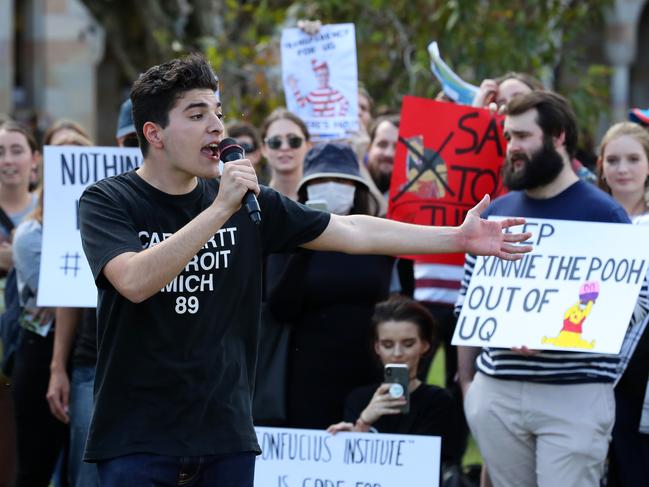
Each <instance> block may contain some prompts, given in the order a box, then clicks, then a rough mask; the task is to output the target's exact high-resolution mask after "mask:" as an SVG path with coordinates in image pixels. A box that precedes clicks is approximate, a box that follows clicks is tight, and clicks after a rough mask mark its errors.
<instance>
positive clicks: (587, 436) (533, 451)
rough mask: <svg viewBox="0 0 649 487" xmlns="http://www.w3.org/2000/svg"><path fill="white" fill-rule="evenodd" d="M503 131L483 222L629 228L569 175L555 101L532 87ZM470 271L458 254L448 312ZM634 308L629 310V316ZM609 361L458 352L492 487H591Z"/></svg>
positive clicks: (598, 469) (604, 440)
mask: <svg viewBox="0 0 649 487" xmlns="http://www.w3.org/2000/svg"><path fill="white" fill-rule="evenodd" d="M504 135H505V139H506V140H507V142H508V145H507V159H506V163H505V165H504V168H503V180H504V184H505V185H506V186H507V187H508V188H509V189H510V190H511V191H510V192H509V193H508V194H506V195H504V196H502V197H500V198H498V199H496V200H494V201H493V203H492V204H491V205H490V206H489V208H488V209H487V211H486V213H485V215H484V216H489V215H499V216H517V217H527V218H550V219H558V220H578V221H591V222H612V223H628V222H629V219H628V217H627V215H626V213H625V211H624V209H623V208H622V207H621V206H620V205H619V204H618V203H617V202H616V201H615V200H613V199H612V198H611V197H609V195H608V194H605V193H604V192H603V191H600V190H599V189H598V188H596V187H594V186H593V185H591V184H588V183H585V182H583V181H581V180H580V179H579V177H578V176H577V175H576V174H575V172H574V171H573V169H572V167H571V163H570V161H571V159H572V158H573V157H574V154H575V150H576V145H577V124H576V120H575V115H574V112H573V111H572V109H571V108H570V106H569V105H568V102H567V101H566V100H565V99H564V98H563V97H561V96H559V95H557V94H555V93H551V92H543V91H536V92H531V93H528V94H525V95H520V96H518V97H515V98H513V99H512V100H511V101H510V102H509V104H508V106H507V116H506V118H505V125H504ZM575 238H576V239H578V238H579V235H575ZM585 245H587V243H585ZM474 266H475V258H474V257H472V256H470V255H467V262H466V265H465V277H464V279H463V282H462V289H461V290H460V297H459V299H458V302H457V307H456V311H459V310H460V309H461V306H462V304H463V302H464V298H465V296H466V290H467V288H468V284H469V279H470V275H471V273H472V271H473V268H474ZM645 290H646V286H645ZM641 311H642V312H643V313H645V314H646V309H645V308H643V309H642V310H641ZM642 312H641V313H638V314H636V313H634V316H635V319H636V320H638V319H641V318H639V317H640V316H641V315H642ZM554 319H556V318H555V317H551V316H548V320H554ZM634 323H635V321H634V320H632V325H633V324H634ZM476 356H477V360H476ZM618 362H619V357H616V356H612V355H603V354H596V353H575V352H570V353H565V352H554V351H533V350H529V349H527V348H525V347H523V348H521V349H511V350H510V349H496V348H485V349H483V350H482V351H480V350H479V349H475V348H468V347H460V349H459V380H460V385H461V387H462V390H463V392H464V408H465V412H466V417H467V421H468V423H469V427H470V428H471V431H472V433H473V436H474V437H475V438H476V440H477V442H478V445H479V447H480V451H481V453H482V455H483V457H484V459H485V461H486V465H487V468H488V471H489V476H490V478H491V480H492V482H493V484H494V485H496V486H511V485H516V486H536V485H539V486H556V485H570V486H598V485H599V481H600V478H601V476H602V474H603V467H604V460H605V458H606V452H607V450H608V443H609V439H610V436H611V430H612V428H613V422H614V416H615V399H614V396H613V385H614V381H615V380H616V378H617V374H618V372H617V365H618ZM475 369H477V373H476V372H475Z"/></svg>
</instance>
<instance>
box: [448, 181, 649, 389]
mask: <svg viewBox="0 0 649 487" xmlns="http://www.w3.org/2000/svg"><path fill="white" fill-rule="evenodd" d="M488 215H500V216H522V217H529V218H553V219H562V220H578V221H600V222H613V223H616V222H617V223H624V222H628V221H629V220H628V217H627V216H626V212H624V209H623V208H622V207H621V206H620V205H619V204H618V203H617V202H615V200H613V199H612V198H610V197H609V195H607V194H605V193H604V192H602V191H600V190H599V189H597V188H594V187H592V186H591V185H589V184H587V183H583V182H581V181H580V182H577V183H575V184H573V185H572V186H570V187H569V188H567V189H566V190H564V191H563V192H562V193H560V194H559V195H557V196H555V197H553V198H548V199H545V200H534V199H532V198H530V197H529V196H527V195H526V194H525V193H524V192H519V191H513V192H511V193H508V194H507V195H505V196H503V197H501V198H498V199H496V200H495V201H494V202H493V203H492V205H491V206H490V207H489V209H488V210H487V212H486V214H485V216H488ZM475 263H476V257H475V256H472V255H467V256H466V259H465V264H464V275H463V277H462V282H461V286H460V294H459V297H458V300H457V302H456V306H455V312H456V314H457V315H458V316H459V313H460V311H461V309H462V305H463V304H464V299H465V296H466V291H467V289H468V287H469V282H470V280H471V275H472V274H473V271H474V269H475ZM648 312H649V290H648V286H647V278H646V277H645V282H644V283H643V285H642V287H641V291H640V295H639V298H638V301H637V304H636V308H635V310H634V312H633V315H632V317H631V320H630V323H629V329H628V331H627V337H628V336H629V335H630V334H633V333H638V332H640V330H641V328H642V326H643V322H644V320H645V317H646V316H647V314H648ZM626 342H627V340H626V339H625V344H626ZM636 343H637V339H636ZM633 350H634V346H633V345H631V344H628V346H627V347H626V348H625V347H624V346H623V350H622V354H621V355H619V356H615V355H608V354H597V353H580V352H562V351H553V350H550V351H548V350H541V351H539V352H538V353H537V354H535V355H532V356H523V355H519V354H517V353H515V352H513V351H512V350H509V349H500V348H484V349H483V350H482V352H481V353H480V355H479V356H478V358H477V359H476V368H477V370H479V371H480V372H483V373H485V374H487V375H490V376H492V377H496V378H499V379H510V380H523V381H532V382H546V383H552V384H575V383H587V382H614V381H616V380H617V379H618V378H619V377H620V375H621V372H622V371H623V369H622V367H623V365H625V364H626V363H628V358H629V357H630V354H632V353H633ZM625 354H627V355H628V357H627V356H626V355H625Z"/></svg>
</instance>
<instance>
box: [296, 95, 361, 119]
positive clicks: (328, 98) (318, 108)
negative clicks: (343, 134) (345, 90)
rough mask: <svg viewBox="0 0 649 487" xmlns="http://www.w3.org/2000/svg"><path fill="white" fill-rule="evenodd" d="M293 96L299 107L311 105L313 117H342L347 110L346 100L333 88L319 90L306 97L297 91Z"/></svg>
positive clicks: (347, 103)
mask: <svg viewBox="0 0 649 487" xmlns="http://www.w3.org/2000/svg"><path fill="white" fill-rule="evenodd" d="M293 94H294V96H295V99H296V100H297V102H298V104H299V105H300V106H301V107H303V106H305V105H307V104H310V105H311V110H312V111H313V116H314V117H335V116H340V117H344V116H345V115H347V110H348V109H349V102H348V101H347V99H346V98H345V97H344V96H343V94H342V93H341V92H340V91H338V90H336V89H334V88H319V89H316V90H313V91H312V92H310V93H309V94H308V95H307V96H302V95H301V94H300V92H299V90H296V91H295V92H294V93H293Z"/></svg>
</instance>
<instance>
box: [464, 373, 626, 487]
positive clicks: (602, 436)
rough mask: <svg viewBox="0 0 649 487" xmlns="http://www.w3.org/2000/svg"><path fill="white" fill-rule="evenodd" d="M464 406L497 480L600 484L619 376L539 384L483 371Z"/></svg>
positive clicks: (517, 484) (497, 486) (570, 486)
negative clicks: (614, 379)
mask: <svg viewBox="0 0 649 487" xmlns="http://www.w3.org/2000/svg"><path fill="white" fill-rule="evenodd" d="M464 410H465V413H466V418H467V421H468V423H469V427H470V428H471V433H472V434H473V436H474V438H475V439H476V441H477V443H478V446H479V448H480V452H481V453H482V456H483V458H484V459H485V462H486V464H487V469H488V471H489V477H490V478H491V481H492V483H493V485H494V487H501V486H502V487H510V486H511V487H523V486H536V485H538V486H540V487H581V486H583V487H597V486H599V482H600V478H601V477H602V475H603V469H604V460H605V459H606V452H607V450H608V444H609V441H610V437H611V430H612V429H613V421H614V418H615V399H614V396H613V384H611V383H594V384H572V385H554V384H539V383H534V382H523V381H512V380H502V379H494V378H492V377H489V376H487V375H485V374H482V373H480V372H478V373H477V374H476V376H475V379H474V381H473V383H472V384H471V387H470V388H469V390H468V392H467V394H466V397H465V399H464Z"/></svg>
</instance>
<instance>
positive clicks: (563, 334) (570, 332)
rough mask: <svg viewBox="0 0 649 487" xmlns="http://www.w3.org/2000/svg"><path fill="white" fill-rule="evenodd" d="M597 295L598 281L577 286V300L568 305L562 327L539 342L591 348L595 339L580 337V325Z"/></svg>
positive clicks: (559, 345)
mask: <svg viewBox="0 0 649 487" xmlns="http://www.w3.org/2000/svg"><path fill="white" fill-rule="evenodd" d="M598 296H599V282H597V281H587V282H584V283H583V284H582V285H581V286H580V287H579V301H577V302H576V303H575V304H573V305H572V306H570V308H568V309H567V310H566V312H565V313H564V316H563V328H562V329H561V331H560V332H559V335H558V336H556V337H551V338H548V337H543V339H542V340H541V343H550V344H552V345H556V346H557V347H562V348H583V349H587V350H588V349H591V348H593V347H594V346H595V340H592V341H590V342H589V341H587V340H584V339H583V338H581V334H582V326H583V324H584V321H586V318H588V315H589V314H590V312H591V311H592V309H593V306H594V305H595V301H596V300H597V297H598Z"/></svg>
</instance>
